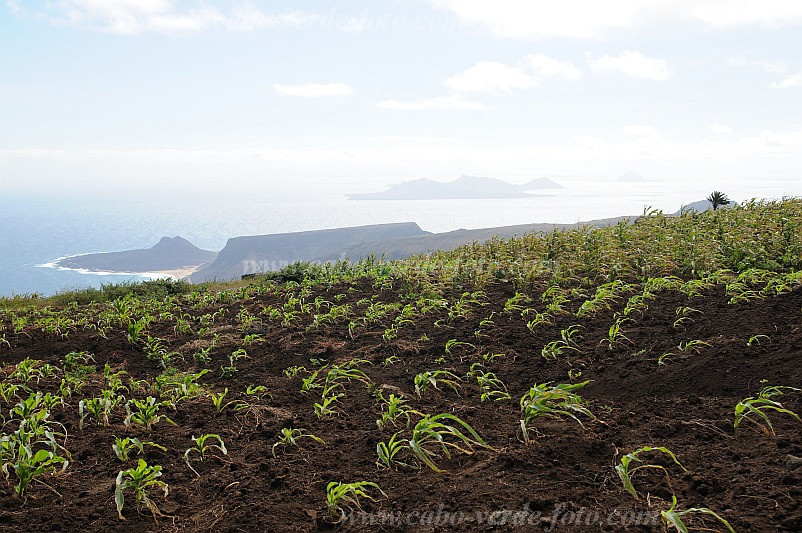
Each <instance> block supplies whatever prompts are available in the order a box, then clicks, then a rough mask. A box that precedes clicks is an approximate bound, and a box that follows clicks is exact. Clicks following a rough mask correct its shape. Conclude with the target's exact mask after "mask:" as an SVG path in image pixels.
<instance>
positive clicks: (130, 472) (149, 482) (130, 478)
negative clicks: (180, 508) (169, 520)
mask: <svg viewBox="0 0 802 533" xmlns="http://www.w3.org/2000/svg"><path fill="white" fill-rule="evenodd" d="M161 475H162V467H161V466H158V465H156V466H150V465H148V463H146V462H145V461H144V460H143V459H139V461H138V463H137V466H136V467H135V468H129V469H127V470H120V473H119V474H117V481H116V488H115V490H114V502H115V503H116V504H117V516H119V518H120V520H125V518H124V517H123V505H124V504H125V491H126V490H129V489H130V490H132V491H133V492H134V500H135V501H136V506H137V509H139V507H140V506H142V505H144V506H145V507H147V508H148V510H149V511H150V512H151V514H152V515H153V519H154V520H156V517H157V516H166V515H164V514H163V513H162V512H161V511H160V510H159V507H158V506H157V505H156V503H155V502H154V501H153V500H151V499H150V495H149V492H150V491H151V490H153V489H161V491H162V492H163V493H164V496H165V497H167V494H168V486H167V483H165V482H164V481H161V480H160V479H159V478H160V477H161Z"/></svg>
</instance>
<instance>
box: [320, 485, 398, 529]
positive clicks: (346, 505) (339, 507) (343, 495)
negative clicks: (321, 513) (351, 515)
mask: <svg viewBox="0 0 802 533" xmlns="http://www.w3.org/2000/svg"><path fill="white" fill-rule="evenodd" d="M370 489H376V490H377V491H378V492H379V493H380V494H381V495H382V496H384V497H385V498H386V497H387V495H386V494H385V493H384V491H383V490H381V489H380V488H379V486H378V485H377V484H376V483H373V482H371V481H357V482H355V483H340V482H337V481H331V482H330V483H329V484H328V485H327V486H326V507H327V509H328V511H329V515H330V516H331V517H337V516H339V519H338V520H337V523H339V522H342V521H343V520H345V517H346V511H348V512H353V511H354V510H359V511H361V510H362V506H361V505H360V503H359V501H360V499H366V500H370V501H372V502H375V501H378V499H377V498H374V497H373V496H371V495H370V494H369V493H368V490H370Z"/></svg>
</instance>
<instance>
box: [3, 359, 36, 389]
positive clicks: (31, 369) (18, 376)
mask: <svg viewBox="0 0 802 533" xmlns="http://www.w3.org/2000/svg"><path fill="white" fill-rule="evenodd" d="M41 363H42V362H41V361H39V360H37V359H31V358H30V357H26V358H25V359H23V360H22V361H20V362H19V363H17V364H16V366H15V367H14V370H13V371H12V372H11V373H10V374H9V375H8V379H11V380H16V381H21V382H22V383H28V382H29V381H31V380H32V379H34V378H36V382H37V383H38V382H39V373H38V372H37V369H38V367H39V365H40V364H41Z"/></svg>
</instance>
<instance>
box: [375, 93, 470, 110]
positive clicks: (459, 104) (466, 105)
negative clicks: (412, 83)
mask: <svg viewBox="0 0 802 533" xmlns="http://www.w3.org/2000/svg"><path fill="white" fill-rule="evenodd" d="M376 106H377V107H382V108H384V109H398V110H409V111H421V110H426V109H469V110H474V111H481V110H483V109H484V108H485V106H484V104H482V103H481V102H474V101H472V100H466V99H465V98H463V97H462V96H461V95H458V94H452V95H450V96H443V97H438V98H425V99H420V100H382V101H381V102H378V103H377V104H376Z"/></svg>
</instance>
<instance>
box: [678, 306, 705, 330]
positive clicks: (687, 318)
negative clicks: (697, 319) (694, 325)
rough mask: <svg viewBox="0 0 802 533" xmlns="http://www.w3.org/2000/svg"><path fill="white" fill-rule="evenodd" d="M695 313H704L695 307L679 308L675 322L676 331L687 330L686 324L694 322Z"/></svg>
mask: <svg viewBox="0 0 802 533" xmlns="http://www.w3.org/2000/svg"><path fill="white" fill-rule="evenodd" d="M694 313H699V314H701V313H702V312H701V311H699V310H698V309H694V308H693V307H679V308H677V310H676V311H675V314H676V317H677V318H676V320H674V328H675V329H679V328H682V329H684V328H685V324H687V323H689V322H693V321H694V320H693V318H691V315H693V314H694Z"/></svg>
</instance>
